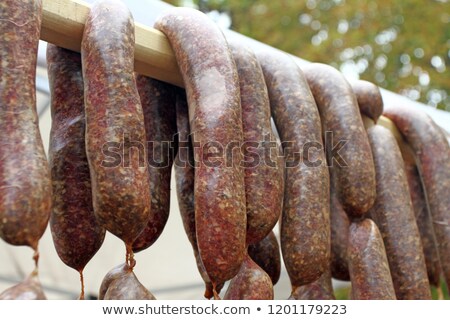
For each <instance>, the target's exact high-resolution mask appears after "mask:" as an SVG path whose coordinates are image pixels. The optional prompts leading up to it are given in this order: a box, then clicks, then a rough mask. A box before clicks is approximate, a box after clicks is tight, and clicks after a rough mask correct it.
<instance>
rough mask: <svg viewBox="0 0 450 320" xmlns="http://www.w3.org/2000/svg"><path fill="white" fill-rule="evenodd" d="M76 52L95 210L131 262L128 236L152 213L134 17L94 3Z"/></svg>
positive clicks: (113, 2)
mask: <svg viewBox="0 0 450 320" xmlns="http://www.w3.org/2000/svg"><path fill="white" fill-rule="evenodd" d="M81 57H82V67H83V79H84V100H85V111H86V153H87V157H88V162H89V168H90V173H91V181H92V195H93V203H94V213H95V215H96V217H97V219H98V221H99V222H100V224H101V225H103V226H104V227H105V229H106V230H108V231H109V232H111V233H112V234H114V235H115V236H117V237H118V238H120V239H121V240H122V241H124V243H125V245H126V248H127V261H130V265H133V264H134V259H133V254H132V248H131V247H132V244H133V241H134V240H135V239H136V238H137V236H138V235H139V234H140V233H141V232H142V230H143V229H144V227H145V226H146V225H147V222H148V221H149V219H150V218H153V214H152V213H151V212H150V185H149V174H148V171H147V163H146V162H147V161H146V159H147V156H146V150H145V127H144V116H143V112H142V106H141V104H140V100H139V94H138V91H137V88H136V81H135V77H134V72H133V67H134V22H133V18H132V16H131V13H130V12H129V10H128V8H127V7H126V6H125V4H123V3H122V2H121V1H117V0H99V1H97V2H95V3H94V5H93V6H92V7H91V10H90V12H89V15H88V17H87V20H86V25H85V28H84V33H83V38H82V43H81ZM136 149H137V150H136ZM120 151H122V152H120ZM122 155H123V157H122Z"/></svg>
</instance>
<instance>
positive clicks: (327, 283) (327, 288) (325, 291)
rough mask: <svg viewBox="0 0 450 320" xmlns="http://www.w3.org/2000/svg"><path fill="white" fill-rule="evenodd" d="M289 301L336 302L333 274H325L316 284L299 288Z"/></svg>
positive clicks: (327, 272) (328, 271) (326, 272)
mask: <svg viewBox="0 0 450 320" xmlns="http://www.w3.org/2000/svg"><path fill="white" fill-rule="evenodd" d="M289 300H336V297H335V296H334V292H333V286H332V284H331V272H330V270H325V272H324V273H323V274H322V275H321V276H320V278H319V279H317V280H316V281H314V282H311V283H309V284H306V285H304V286H301V287H298V288H297V289H296V290H295V291H294V292H292V294H291V296H290V297H289Z"/></svg>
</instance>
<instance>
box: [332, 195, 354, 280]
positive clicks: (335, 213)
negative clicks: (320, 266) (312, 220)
mask: <svg viewBox="0 0 450 320" xmlns="http://www.w3.org/2000/svg"><path fill="white" fill-rule="evenodd" d="M330 201H331V208H330V211H331V213H330V219H331V223H330V229H331V275H332V276H333V278H335V279H338V280H342V281H349V280H350V274H349V273H348V257H347V246H348V227H349V226H350V221H349V219H348V217H347V214H346V213H345V211H344V209H343V208H342V205H341V203H340V202H339V199H338V196H337V194H336V191H335V188H334V187H332V188H331V190H330Z"/></svg>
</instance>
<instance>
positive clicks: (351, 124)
mask: <svg viewBox="0 0 450 320" xmlns="http://www.w3.org/2000/svg"><path fill="white" fill-rule="evenodd" d="M304 72H305V76H306V79H307V81H308V84H309V87H310V88H311V92H312V94H313V95H314V98H315V100H316V103H317V107H318V108H319V112H320V116H321V120H322V127H323V131H324V132H332V134H333V141H337V142H338V144H337V145H339V143H341V142H343V143H345V144H344V145H343V147H342V148H341V149H340V150H337V151H338V152H337V154H334V152H333V150H332V149H330V146H329V145H328V146H327V157H328V165H329V166H330V167H332V170H333V171H334V173H333V174H334V175H335V178H336V187H337V190H336V191H337V194H338V196H339V201H340V202H341V204H342V206H343V208H344V210H345V212H346V213H347V214H348V215H349V217H350V218H356V219H357V218H361V217H362V216H363V215H364V213H366V212H367V211H368V210H369V209H370V208H371V207H372V205H373V203H374V201H375V168H374V165H373V160H372V153H371V151H370V145H369V141H368V139H367V133H366V130H365V128H364V125H363V122H362V119H361V115H360V113H359V110H358V105H357V102H356V98H355V96H354V94H353V92H352V89H351V87H350V85H349V84H348V82H347V80H345V78H344V76H343V75H342V74H341V73H340V72H339V71H337V70H336V69H335V68H333V67H330V66H327V65H324V64H320V63H313V64H311V65H308V66H306V67H305V69H304ZM338 155H340V156H339V157H338ZM335 162H337V163H335Z"/></svg>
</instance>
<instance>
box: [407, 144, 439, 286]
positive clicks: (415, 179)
mask: <svg viewBox="0 0 450 320" xmlns="http://www.w3.org/2000/svg"><path fill="white" fill-rule="evenodd" d="M402 155H403V161H404V164H405V173H406V178H407V180H408V187H409V193H410V195H411V201H412V204H413V208H414V215H415V216H416V223H417V227H418V228H419V233H420V240H421V241H422V247H423V254H424V256H425V263H426V265H427V272H428V280H429V281H430V284H431V285H434V286H436V287H438V286H440V276H441V272H442V269H441V264H440V261H439V252H438V247H437V244H436V236H435V233H434V228H433V221H432V219H431V215H430V214H429V212H428V207H427V202H426V200H425V194H424V191H423V187H422V181H421V180H420V175H419V171H418V170H417V166H416V162H415V159H414V157H413V156H412V154H409V156H408V155H407V154H405V152H403V150H402Z"/></svg>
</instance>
